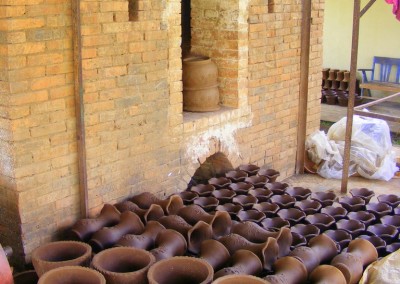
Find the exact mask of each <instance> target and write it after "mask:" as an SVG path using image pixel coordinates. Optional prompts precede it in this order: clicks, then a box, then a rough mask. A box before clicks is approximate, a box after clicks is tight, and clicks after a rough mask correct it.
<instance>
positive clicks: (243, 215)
mask: <svg viewBox="0 0 400 284" xmlns="http://www.w3.org/2000/svg"><path fill="white" fill-rule="evenodd" d="M237 218H238V219H239V221H241V222H245V221H252V222H255V223H260V222H261V221H262V220H264V219H265V214H264V213H262V212H260V211H257V210H255V209H249V210H246V211H244V210H242V211H239V212H238V214H237Z"/></svg>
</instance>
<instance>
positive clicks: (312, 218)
mask: <svg viewBox="0 0 400 284" xmlns="http://www.w3.org/2000/svg"><path fill="white" fill-rule="evenodd" d="M305 222H307V223H309V224H312V225H314V226H317V227H318V228H319V229H320V230H321V232H324V231H326V230H328V229H330V228H331V227H332V226H333V225H334V224H335V219H334V218H333V217H332V216H329V215H327V214H324V213H315V214H312V215H308V216H307V217H306V218H305Z"/></svg>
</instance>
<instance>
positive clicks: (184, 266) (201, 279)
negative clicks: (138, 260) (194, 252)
mask: <svg viewBox="0 0 400 284" xmlns="http://www.w3.org/2000/svg"><path fill="white" fill-rule="evenodd" d="M213 276H214V270H213V268H212V266H211V265H210V264H209V263H208V262H207V261H205V260H204V259H200V258H194V257H185V256H180V257H172V258H169V259H164V260H161V261H159V262H157V263H155V264H153V265H152V266H151V267H150V269H149V273H148V274H147V278H148V280H149V284H176V283H181V284H193V283H199V284H208V283H211V282H212V279H213Z"/></svg>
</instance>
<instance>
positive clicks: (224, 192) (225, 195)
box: [211, 188, 236, 204]
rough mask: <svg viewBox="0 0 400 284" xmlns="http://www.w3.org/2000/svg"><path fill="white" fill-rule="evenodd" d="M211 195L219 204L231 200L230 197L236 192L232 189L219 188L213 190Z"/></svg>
mask: <svg viewBox="0 0 400 284" xmlns="http://www.w3.org/2000/svg"><path fill="white" fill-rule="evenodd" d="M211 195H212V196H213V197H215V198H216V199H218V201H219V204H225V203H230V202H232V199H233V197H235V196H236V193H235V192H234V191H233V190H232V189H228V188H221V189H218V190H214V191H213V193H212V194H211Z"/></svg>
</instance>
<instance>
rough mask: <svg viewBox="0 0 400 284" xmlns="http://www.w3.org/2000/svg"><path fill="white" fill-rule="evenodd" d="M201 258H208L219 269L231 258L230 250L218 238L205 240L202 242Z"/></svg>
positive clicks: (215, 269)
mask: <svg viewBox="0 0 400 284" xmlns="http://www.w3.org/2000/svg"><path fill="white" fill-rule="evenodd" d="M199 257H200V258H202V259H204V260H206V261H207V262H208V263H209V264H210V265H211V266H212V267H213V268H214V271H217V270H219V269H221V268H222V267H224V266H225V265H226V263H227V262H228V260H229V259H230V257H231V256H230V254H229V251H228V250H227V249H226V247H225V246H224V245H223V244H222V243H220V242H219V241H216V240H205V241H203V242H202V243H201V249H200V255H199Z"/></svg>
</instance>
